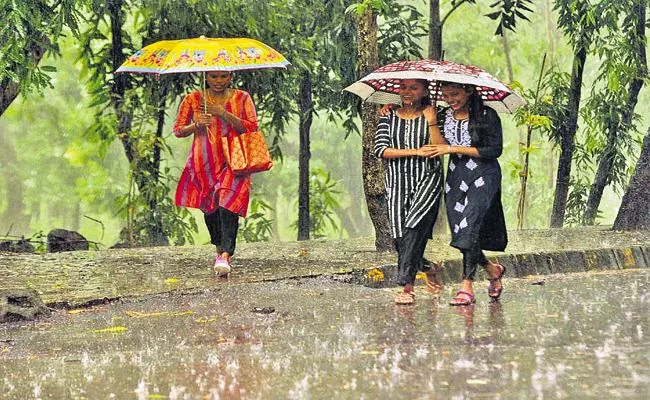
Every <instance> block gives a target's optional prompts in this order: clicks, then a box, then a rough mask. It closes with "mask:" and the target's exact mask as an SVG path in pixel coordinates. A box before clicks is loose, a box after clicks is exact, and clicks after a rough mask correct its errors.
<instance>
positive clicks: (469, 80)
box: [344, 59, 526, 112]
mask: <svg viewBox="0 0 650 400" xmlns="http://www.w3.org/2000/svg"><path fill="white" fill-rule="evenodd" d="M402 79H426V80H428V81H429V82H430V83H429V93H430V94H431V97H432V98H434V99H435V100H443V99H442V93H440V87H439V85H438V82H440V81H447V82H456V83H462V84H467V85H473V86H474V88H475V90H476V92H477V93H478V94H479V95H480V96H481V97H482V98H483V101H484V102H485V105H487V106H489V107H492V108H494V109H495V110H496V111H498V112H513V111H515V110H516V109H517V108H519V107H520V106H522V105H524V104H526V101H525V100H524V99H523V98H522V97H521V96H519V95H518V94H517V93H515V92H513V91H512V90H510V89H509V88H508V87H507V86H506V85H505V84H503V83H502V82H500V81H499V80H497V79H496V78H495V77H493V76H492V75H490V74H489V73H488V72H486V71H484V70H482V69H481V68H478V67H474V66H471V65H464V64H458V63H454V62H449V61H436V60H426V59H425V60H417V61H399V62H396V63H392V64H388V65H384V66H383V67H380V68H378V69H376V70H375V71H373V72H372V73H370V74H369V75H367V76H366V77H364V78H362V79H360V80H358V81H357V82H355V83H353V84H352V85H350V86H348V87H346V88H345V89H344V90H347V91H348V92H351V93H354V94H356V95H357V96H359V97H361V99H363V100H364V101H370V102H373V103H380V104H399V103H400V102H401V99H400V96H399V86H400V83H401V81H402Z"/></svg>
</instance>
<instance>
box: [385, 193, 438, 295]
mask: <svg viewBox="0 0 650 400" xmlns="http://www.w3.org/2000/svg"><path fill="white" fill-rule="evenodd" d="M437 216H438V203H436V204H435V207H433V208H432V209H431V211H429V212H428V213H427V214H426V215H425V216H424V217H422V220H421V221H420V222H419V223H418V225H417V226H416V227H415V228H404V232H403V236H402V237H399V238H397V239H395V248H396V249H397V270H398V271H397V275H398V276H397V283H398V284H399V285H402V286H404V285H412V284H414V283H415V276H416V275H417V273H418V271H425V270H428V269H429V268H431V267H430V266H429V265H425V263H424V259H423V257H424V250H425V249H426V247H427V241H428V240H429V238H430V237H431V233H432V231H433V225H434V224H435V223H436V217H437Z"/></svg>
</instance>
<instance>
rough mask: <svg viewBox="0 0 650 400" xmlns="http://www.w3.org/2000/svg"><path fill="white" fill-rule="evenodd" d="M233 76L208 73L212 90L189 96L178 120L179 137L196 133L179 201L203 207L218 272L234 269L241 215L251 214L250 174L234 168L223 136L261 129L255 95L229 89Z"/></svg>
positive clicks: (222, 274) (175, 127)
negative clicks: (227, 155) (227, 154)
mask: <svg viewBox="0 0 650 400" xmlns="http://www.w3.org/2000/svg"><path fill="white" fill-rule="evenodd" d="M231 80H232V73H230V72H223V71H214V72H208V73H206V85H207V90H206V91H205V93H203V92H201V91H195V92H192V93H190V94H188V95H187V96H185V98H184V99H183V102H182V103H181V105H180V108H179V111H178V117H177V119H176V123H175V124H174V135H176V136H177V137H179V138H181V137H187V136H190V135H194V138H193V142H192V149H191V150H190V154H189V157H188V159H187V162H186V163H185V169H183V173H182V175H181V178H180V181H179V182H178V187H177V188H176V205H178V206H184V207H191V208H198V209H200V210H201V211H203V213H204V217H205V218H204V219H205V224H206V226H207V228H208V232H209V233H210V239H211V242H212V243H213V244H214V245H215V246H216V247H217V255H216V257H215V264H214V270H215V273H216V274H217V275H219V276H226V275H228V273H230V270H231V265H230V257H231V256H232V255H233V253H234V252H235V244H236V238H237V230H238V229H239V216H242V217H245V216H246V212H247V211H248V199H249V194H250V175H235V174H234V173H233V172H232V170H231V169H230V167H229V166H228V164H227V163H226V160H225V158H224V155H223V148H222V145H221V138H222V137H223V136H228V137H232V136H235V135H238V134H240V133H244V132H253V131H256V130H257V129H258V126H257V114H256V112H255V106H254V104H253V100H252V99H251V96H250V95H249V94H248V93H247V92H245V91H243V90H238V89H232V88H230V82H231ZM204 107H207V112H204Z"/></svg>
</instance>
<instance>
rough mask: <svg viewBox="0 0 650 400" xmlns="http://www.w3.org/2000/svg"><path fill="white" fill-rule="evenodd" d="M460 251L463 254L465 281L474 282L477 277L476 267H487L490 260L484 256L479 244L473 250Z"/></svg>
mask: <svg viewBox="0 0 650 400" xmlns="http://www.w3.org/2000/svg"><path fill="white" fill-rule="evenodd" d="M460 251H461V252H462V253H463V280H465V279H468V280H470V281H473V280H474V276H475V275H476V266H477V265H482V266H485V265H487V264H488V259H487V257H485V254H483V251H482V250H481V248H480V247H479V245H478V243H477V244H475V245H474V246H473V247H472V248H471V249H461V250H460Z"/></svg>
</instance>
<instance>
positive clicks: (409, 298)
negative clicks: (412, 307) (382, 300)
mask: <svg viewBox="0 0 650 400" xmlns="http://www.w3.org/2000/svg"><path fill="white" fill-rule="evenodd" d="M413 303H415V293H414V292H399V293H397V295H396V296H395V304H399V305H409V304H413Z"/></svg>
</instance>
